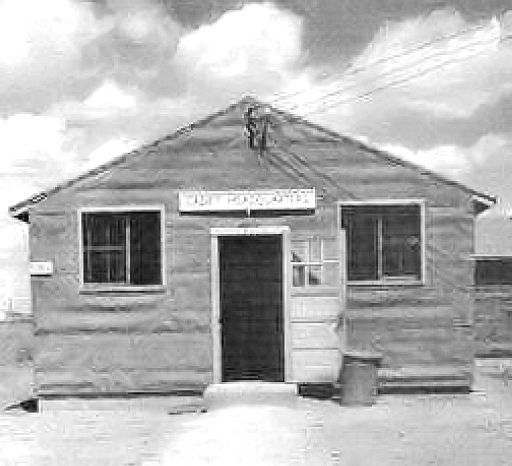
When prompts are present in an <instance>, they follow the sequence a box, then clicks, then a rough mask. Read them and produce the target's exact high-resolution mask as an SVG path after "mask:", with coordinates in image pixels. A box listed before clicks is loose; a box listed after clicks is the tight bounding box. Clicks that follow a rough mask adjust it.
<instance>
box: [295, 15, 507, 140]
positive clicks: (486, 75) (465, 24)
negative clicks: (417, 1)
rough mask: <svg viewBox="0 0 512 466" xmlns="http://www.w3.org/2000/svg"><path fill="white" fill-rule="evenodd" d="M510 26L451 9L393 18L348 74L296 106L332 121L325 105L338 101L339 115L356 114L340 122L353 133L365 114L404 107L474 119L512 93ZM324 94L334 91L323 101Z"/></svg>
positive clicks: (322, 84) (319, 85)
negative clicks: (471, 18)
mask: <svg viewBox="0 0 512 466" xmlns="http://www.w3.org/2000/svg"><path fill="white" fill-rule="evenodd" d="M506 30H508V27H506V26H505V22H504V21H500V19H498V18H495V17H493V18H488V19H487V20H486V21H480V22H478V23H471V22H469V21H467V20H465V19H464V18H463V17H462V16H461V15H460V14H459V13H458V12H457V11H456V10H453V9H450V8H446V9H441V10H435V11H433V12H431V13H430V14H427V15H420V16H416V17H412V18H408V19H404V20H401V21H394V22H391V21H390V22H387V23H385V24H384V25H383V26H381V28H380V29H379V30H378V31H377V32H376V34H375V36H374V38H373V40H372V41H371V42H370V43H369V44H368V45H367V46H366V47H365V48H364V50H363V51H362V52H361V53H360V54H358V55H357V56H356V57H354V58H353V60H352V63H351V65H350V66H349V67H348V68H347V69H346V70H345V71H344V72H340V73H339V74H338V75H336V76H334V77H331V78H330V79H325V80H324V81H323V82H317V83H316V85H315V86H314V88H313V89H309V90H307V89H306V92H305V93H304V94H301V95H300V96H298V97H297V98H291V99H289V101H290V102H289V104H291V105H292V106H299V108H300V109H301V111H302V112H306V113H309V112H312V114H313V115H316V114H318V115H322V114H323V116H320V117H319V118H324V119H327V120H329V116H328V114H329V112H327V111H325V110H323V108H325V107H328V106H329V105H332V107H333V110H332V112H331V113H332V115H333V118H334V117H335V116H336V115H339V114H341V115H343V116H345V117H349V116H352V117H353V118H352V119H351V120H350V121H351V122H352V123H351V124H349V123H345V125H344V126H343V125H341V124H340V123H338V126H340V125H341V126H342V127H343V128H342V129H345V130H347V131H350V130H352V129H354V130H357V124H358V121H359V120H360V119H363V118H370V119H372V115H373V116H374V117H373V118H375V116H382V115H389V114H393V113H397V112H404V111H407V112H424V113H426V114H428V115H430V116H431V117H432V118H436V119H469V118H470V117H471V116H472V115H474V113H475V112H476V111H477V110H478V109H479V108H480V107H482V106H484V105H492V104H494V103H496V102H497V101H498V100H499V99H500V98H501V97H502V96H503V95H504V94H507V93H510V92H512V46H510V42H506V41H502V37H503V36H504V34H506V32H505V31H506ZM320 94H323V95H327V94H331V95H330V96H328V97H326V98H324V99H322V100H319V98H318V96H319V95H320ZM319 102H320V103H319ZM326 115H327V116H326ZM333 118H331V119H330V120H331V121H332V120H333ZM376 124H377V122H376Z"/></svg>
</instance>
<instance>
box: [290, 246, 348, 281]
mask: <svg viewBox="0 0 512 466" xmlns="http://www.w3.org/2000/svg"><path fill="white" fill-rule="evenodd" d="M292 267H293V286H294V287H296V288H299V287H300V288H307V287H315V286H319V285H325V286H337V280H338V271H339V258H338V247H337V239H336V238H329V239H327V238H320V237H318V236H315V237H310V238H306V239H300V240H292Z"/></svg>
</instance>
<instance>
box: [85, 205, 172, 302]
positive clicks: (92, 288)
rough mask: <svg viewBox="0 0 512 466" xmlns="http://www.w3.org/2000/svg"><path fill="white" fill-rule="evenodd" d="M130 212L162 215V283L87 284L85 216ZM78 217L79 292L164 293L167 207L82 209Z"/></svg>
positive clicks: (129, 206)
mask: <svg viewBox="0 0 512 466" xmlns="http://www.w3.org/2000/svg"><path fill="white" fill-rule="evenodd" d="M130 212H159V214H160V274H161V278H162V279H161V283H159V284H151V285H130V284H127V283H86V282H85V281H84V241H83V233H82V218H83V214H94V213H98V214H103V213H112V214H120V213H127V214H128V213H130ZM77 216H78V222H77V224H78V264H79V291H80V293H87V292H118V291H121V292H123V291H124V292H137V291H162V290H164V289H165V288H166V286H167V277H166V273H165V272H166V270H167V266H166V252H165V251H166V249H165V206H164V205H162V204H156V205H150V204H143V205H138V204H137V205H131V204H126V205H113V206H91V207H81V208H79V209H78V210H77Z"/></svg>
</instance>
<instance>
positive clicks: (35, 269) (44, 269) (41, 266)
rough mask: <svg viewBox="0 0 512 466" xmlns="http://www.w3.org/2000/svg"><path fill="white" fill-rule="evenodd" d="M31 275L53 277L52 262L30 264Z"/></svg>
mask: <svg viewBox="0 0 512 466" xmlns="http://www.w3.org/2000/svg"><path fill="white" fill-rule="evenodd" d="M30 275H31V276H34V277H40V276H48V275H53V262H52V261H35V262H31V263H30Z"/></svg>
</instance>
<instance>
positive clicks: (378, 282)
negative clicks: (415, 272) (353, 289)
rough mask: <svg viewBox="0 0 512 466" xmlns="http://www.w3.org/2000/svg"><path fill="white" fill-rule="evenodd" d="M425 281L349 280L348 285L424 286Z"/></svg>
mask: <svg viewBox="0 0 512 466" xmlns="http://www.w3.org/2000/svg"><path fill="white" fill-rule="evenodd" d="M424 285H425V283H424V282H423V281H422V280H375V281H364V280H357V281H350V282H347V286H363V287H364V286H375V287H387V286H424Z"/></svg>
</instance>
